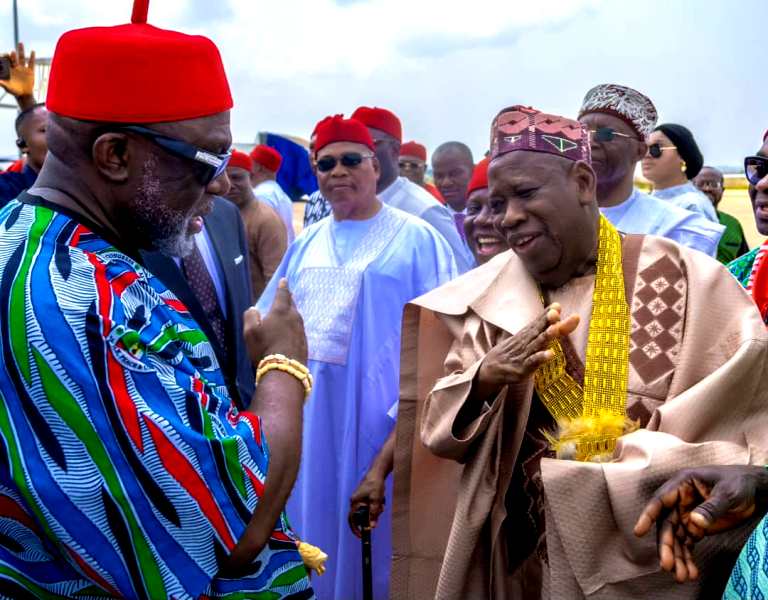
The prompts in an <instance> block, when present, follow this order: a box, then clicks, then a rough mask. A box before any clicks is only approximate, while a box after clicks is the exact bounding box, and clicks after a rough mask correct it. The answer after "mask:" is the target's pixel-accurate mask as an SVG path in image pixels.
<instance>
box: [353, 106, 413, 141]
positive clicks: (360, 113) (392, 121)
mask: <svg viewBox="0 0 768 600" xmlns="http://www.w3.org/2000/svg"><path fill="white" fill-rule="evenodd" d="M352 118H353V119H357V120H358V121H360V122H361V123H362V124H363V125H365V126H366V127H373V128H374V129H379V130H381V131H383V132H384V133H387V134H389V135H391V136H392V137H393V138H395V139H396V140H397V141H398V142H402V141H403V126H402V125H401V124H400V119H398V118H397V117H396V116H395V114H394V113H392V112H390V111H388V110H387V109H386V108H376V107H375V106H374V107H373V108H369V107H368V106H361V107H360V108H358V109H357V110H356V111H355V112H353V113H352Z"/></svg>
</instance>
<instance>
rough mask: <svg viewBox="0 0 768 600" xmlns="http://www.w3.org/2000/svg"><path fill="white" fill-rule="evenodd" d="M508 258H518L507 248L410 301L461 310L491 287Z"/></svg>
mask: <svg viewBox="0 0 768 600" xmlns="http://www.w3.org/2000/svg"><path fill="white" fill-rule="evenodd" d="M511 261H514V262H519V261H518V258H517V256H516V255H515V254H514V253H513V252H512V251H511V250H508V251H506V252H503V253H501V254H499V255H498V256H496V257H494V258H493V259H491V260H490V261H488V262H487V263H485V264H484V265H481V266H479V267H477V268H475V269H472V270H471V271H467V272H466V273H464V274H463V275H461V276H459V277H457V278H456V279H452V280H451V281H449V282H448V283H445V284H443V285H441V286H440V287H438V288H435V289H434V290H432V291H431V292H428V293H426V294H424V295H423V296H420V297H418V298H416V299H415V300H413V301H412V302H411V304H415V305H417V306H420V307H422V308H426V309H429V310H432V311H434V312H438V313H443V314H447V315H461V314H464V313H465V312H467V309H468V308H469V306H470V305H471V304H472V302H474V301H475V300H476V299H477V298H478V297H480V296H481V295H482V294H484V293H485V292H486V290H488V288H489V287H491V285H492V284H493V283H494V281H496V280H497V279H498V277H499V275H500V274H501V273H502V271H504V270H505V267H507V266H508V265H509V263H510V262H511Z"/></svg>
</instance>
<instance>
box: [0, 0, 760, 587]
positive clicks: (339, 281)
mask: <svg viewBox="0 0 768 600" xmlns="http://www.w3.org/2000/svg"><path fill="white" fill-rule="evenodd" d="M147 13H148V2H147V1H146V0H136V1H135V4H134V11H133V15H132V19H131V23H129V24H126V25H120V26H115V27H91V28H86V29H79V30H74V31H70V32H67V33H65V34H64V35H63V36H62V37H61V38H60V40H59V42H58V44H57V47H56V51H55V53H54V57H53V62H52V67H51V73H50V80H49V84H48V93H47V97H46V102H45V104H39V103H36V101H35V98H34V95H33V89H34V62H35V57H34V53H32V54H31V55H30V56H29V57H27V56H26V54H25V52H24V48H23V46H19V48H18V49H17V51H15V52H12V53H11V54H10V55H9V59H10V63H11V75H10V78H9V79H8V80H4V81H0V85H1V86H3V87H4V88H5V89H6V90H7V91H8V92H9V93H11V94H12V95H13V96H14V97H16V99H17V101H18V104H19V108H20V112H19V114H18V117H17V119H16V123H15V127H16V136H17V146H18V148H19V149H20V151H21V152H22V153H23V158H22V159H21V160H20V161H18V162H17V163H15V164H14V165H12V166H11V168H10V169H8V170H7V171H5V172H3V173H0V204H2V210H1V211H0V350H1V351H2V363H1V364H0V441H1V442H2V443H1V444H0V452H1V453H2V460H0V466H2V468H1V469H0V519H2V525H3V529H2V533H1V534H0V565H2V568H0V594H2V595H3V596H4V597H12V598H26V597H40V598H72V597H76V598H82V599H84V600H88V599H90V598H105V597H110V598H152V599H155V598H179V599H181V598H210V599H216V598H221V599H227V598H228V599H235V598H275V599H276V598H287V599H291V600H302V599H308V598H315V597H316V598H320V599H341V600H346V599H357V598H361V599H363V598H365V599H367V598H376V599H386V598H393V599H395V600H423V599H427V598H435V599H440V600H447V599H455V600H460V599H475V598H477V599H484V598H496V599H503V598H514V599H525V600H527V599H531V600H539V599H549V598H552V599H561V598H567V599H571V598H573V599H578V598H590V599H592V598H594V599H617V598H637V597H648V598H665V599H668V598H680V599H683V598H703V597H713V598H714V597H725V598H745V599H746V598H758V597H763V595H766V594H768V575H766V573H768V525H766V524H765V520H764V517H765V515H766V512H768V502H766V499H768V493H767V492H768V471H767V470H766V468H765V465H766V464H768V411H767V410H766V409H765V400H767V399H768V391H766V389H768V331H767V330H766V325H767V324H768V261H766V260H764V259H765V255H766V252H768V243H766V244H764V245H762V246H760V247H758V248H755V249H752V250H750V249H749V247H748V245H747V242H746V240H745V236H744V232H743V230H742V228H741V225H740V224H739V222H738V220H736V219H735V218H734V217H732V216H730V215H728V214H725V213H723V212H722V211H720V210H719V208H718V207H719V203H720V200H721V199H722V196H723V190H724V178H723V174H722V173H721V172H720V171H718V170H717V169H715V168H713V167H710V166H705V165H704V157H703V156H702V153H701V151H700V149H699V147H698V145H697V143H696V140H695V137H694V135H693V133H692V132H691V131H689V130H688V129H687V128H686V127H685V126H683V125H680V124H674V123H662V124H659V123H658V114H657V109H656V107H655V105H654V103H653V102H652V100H651V99H650V98H648V97H647V96H646V95H644V94H643V93H641V92H639V91H637V90H634V89H632V88H629V87H626V86H622V85H618V84H601V85H598V86H596V87H593V88H592V89H589V90H588V91H586V94H585V96H584V100H583V102H582V105H581V106H580V107H576V106H574V107H573V111H572V115H570V116H568V115H555V114H549V113H546V112H544V111H541V110H538V109H536V108H532V107H530V106H523V105H514V106H509V107H506V108H503V109H501V110H500V111H499V112H498V114H497V115H496V116H495V118H494V119H493V121H492V123H491V127H490V131H491V135H490V139H489V143H488V151H487V153H486V154H485V156H484V157H482V158H481V159H480V160H476V157H475V156H473V154H472V151H471V150H470V148H469V147H468V146H467V145H465V144H464V143H462V142H459V141H447V142H445V143H443V144H441V145H440V146H438V147H437V148H436V149H435V150H434V152H433V153H432V154H431V156H429V155H428V152H427V149H426V148H425V147H424V146H423V145H422V144H419V143H418V142H415V141H409V142H404V141H403V128H404V125H403V123H402V122H401V120H400V118H399V117H398V116H397V115H396V114H395V112H393V111H392V110H389V109H385V108H381V107H368V106H361V107H358V108H357V109H355V110H354V111H352V112H351V113H350V115H349V117H345V116H344V115H341V114H337V115H333V116H328V117H325V118H323V119H321V120H319V121H318V123H317V125H316V127H315V129H314V131H313V132H312V133H311V136H310V145H309V155H308V160H309V161H310V164H311V166H312V169H313V171H314V172H315V174H316V176H317V183H318V190H317V192H315V193H313V194H311V195H310V196H309V198H308V199H307V202H306V207H305V212H304V224H303V229H302V230H301V231H300V232H297V231H295V229H294V223H293V208H294V204H293V203H292V201H291V199H290V198H289V197H288V196H287V195H286V194H285V192H284V191H283V190H282V189H281V187H280V185H279V184H278V183H277V181H276V177H277V174H278V173H279V171H280V168H281V162H282V157H281V155H280V153H279V152H277V151H276V150H275V149H274V148H271V147H269V146H266V145H258V146H256V147H255V148H254V149H253V150H252V151H251V152H250V153H248V154H246V153H244V152H240V151H237V150H231V146H232V138H231V132H230V126H229V119H230V111H231V110H233V107H234V109H235V110H236V105H235V104H234V102H233V100H232V97H231V94H230V89H229V84H228V82H227V77H226V73H225V69H224V65H223V63H222V60H221V57H220V55H219V52H218V50H217V48H216V46H215V45H214V43H213V42H212V41H210V40H209V39H207V38H205V37H202V36H191V35H186V34H183V33H180V32H175V31H168V30H162V29H158V28H156V27H153V26H151V25H149V24H148V23H147ZM159 59H162V60H159ZM161 64H162V68H160V66H159V65H161ZM136 65H141V68H135V67H136ZM86 74H87V75H86ZM94 90H96V91H94ZM147 90H151V94H149V93H147ZM406 127H407V124H406ZM758 133H759V132H756V136H757V134H758ZM428 163H429V164H428ZM638 163H641V168H642V172H643V174H644V176H645V177H646V178H647V179H648V180H649V181H650V182H651V184H652V191H651V192H650V193H646V192H644V191H642V190H640V189H638V188H637V187H636V186H635V171H636V168H637V165H638ZM428 166H429V167H431V172H432V177H433V182H434V183H430V182H429V181H428V180H427V176H426V174H427V171H428V170H429V169H428ZM744 167H745V175H746V178H747V180H748V182H749V191H748V196H749V198H750V199H751V202H752V206H753V208H754V214H755V222H756V225H757V229H758V231H759V232H760V233H761V234H763V235H768V132H766V134H765V135H764V137H763V138H762V146H761V147H760V148H759V150H758V151H757V153H756V154H755V155H751V156H748V157H746V159H745V164H744ZM359 538H365V539H366V545H367V544H368V538H370V544H371V545H370V548H371V552H372V554H371V560H370V561H369V562H368V561H365V560H363V559H362V558H361V541H360V539H359ZM369 573H370V574H371V577H370V578H369V577H368V576H367V575H368V574H369Z"/></svg>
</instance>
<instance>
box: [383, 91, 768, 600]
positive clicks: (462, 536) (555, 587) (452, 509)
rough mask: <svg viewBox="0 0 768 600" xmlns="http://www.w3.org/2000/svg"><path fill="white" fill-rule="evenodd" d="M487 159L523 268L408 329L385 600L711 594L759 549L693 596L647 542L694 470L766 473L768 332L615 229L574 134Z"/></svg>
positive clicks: (700, 265) (520, 143)
mask: <svg viewBox="0 0 768 600" xmlns="http://www.w3.org/2000/svg"><path fill="white" fill-rule="evenodd" d="M490 147H491V162H490V165H489V170H488V183H489V188H490V196H491V209H492V210H493V212H494V214H495V215H496V217H497V218H498V227H499V228H500V230H501V231H502V232H503V233H504V235H505V237H506V239H507V241H508V243H509V244H510V246H511V248H512V252H507V253H504V254H501V255H499V256H497V257H496V258H495V259H493V260H491V261H489V262H487V263H486V264H485V265H483V266H481V267H478V268H477V269H475V270H473V271H471V272H470V273H467V274H466V275H464V276H463V277H460V278H458V279H456V280H454V281H452V282H450V283H448V284H447V285H445V286H443V287H442V288H438V289H436V290H434V291H432V292H430V293H429V294H427V295H425V296H424V297H422V298H419V299H417V300H416V301H414V303H413V304H410V305H408V306H407V307H406V309H405V311H404V316H403V323H404V331H403V338H402V347H403V355H402V368H401V372H402V377H401V382H400V410H399V415H398V423H397V438H396V439H397V446H396V449H395V460H394V463H395V465H396V470H395V500H394V502H395V504H394V506H395V514H396V516H397V518H396V519H395V521H394V523H393V556H394V557H396V559H395V561H394V562H393V571H394V572H393V574H392V581H393V582H397V584H396V586H395V587H394V589H393V590H392V595H391V597H392V598H394V599H397V600H399V599H401V598H419V599H421V598H438V599H440V600H445V599H456V600H459V599H461V600H463V599H464V598H516V599H518V598H519V599H532V600H539V599H540V598H568V599H569V600H570V599H583V598H595V599H609V598H610V599H614V598H621V599H624V598H627V599H629V598H637V597H648V596H653V597H658V598H676V599H691V598H699V597H702V595H709V594H710V593H711V591H715V590H718V588H717V587H716V586H717V585H718V582H719V585H720V586H722V585H723V583H724V581H725V578H726V577H727V576H728V574H729V571H730V568H731V566H732V561H729V560H727V559H726V557H728V556H732V554H729V553H731V552H733V551H734V550H737V549H739V548H740V547H741V545H742V544H743V542H744V539H745V538H746V536H747V535H748V533H749V532H748V530H745V529H741V530H736V531H734V532H732V533H729V534H722V535H723V537H722V538H721V539H720V540H718V542H719V545H718V547H717V548H714V547H710V548H709V553H708V554H707V555H702V556H701V565H700V566H701V567H702V568H701V574H702V578H701V581H700V582H697V583H696V584H689V585H686V586H678V585H677V584H675V583H674V581H673V580H672V579H671V578H670V577H669V575H668V574H667V573H665V572H663V571H661V569H660V567H659V561H658V558H657V555H656V552H655V545H654V543H653V540H639V539H637V538H636V537H635V536H634V534H633V529H632V528H633V526H634V524H635V521H636V519H637V516H638V515H639V514H640V511H641V509H642V507H643V505H644V504H645V503H646V502H647V501H648V500H649V499H650V494H651V493H652V490H653V489H654V487H655V486H656V485H658V483H659V482H660V481H661V480H662V479H663V477H664V476H665V475H667V474H670V473H672V472H674V471H675V470H677V469H678V468H680V467H681V466H683V465H690V464H705V463H707V462H712V463H721V464H722V463H731V462H736V463H740V464H759V465H764V464H766V459H768V414H766V411H765V410H764V397H765V389H766V385H767V384H768V373H767V372H766V370H765V364H766V362H765V361H766V360H768V333H766V330H765V327H764V325H763V323H762V321H761V319H760V316H759V314H758V313H757V311H756V310H755V309H754V307H752V306H750V299H749V298H748V297H747V296H746V294H743V293H742V292H741V290H740V289H739V285H738V282H737V281H735V279H734V278H733V277H730V276H729V274H728V273H727V270H726V269H725V267H723V266H721V265H720V264H719V263H717V262H715V261H713V260H712V259H710V258H709V257H707V256H704V255H703V254H702V253H701V252H699V251H696V250H691V249H689V248H685V247H683V246H680V245H678V244H676V243H675V242H673V241H670V240H667V239H665V238H661V237H656V236H634V235H621V234H620V233H619V232H618V231H617V230H616V229H615V228H614V227H613V226H612V225H611V224H610V222H609V221H608V220H607V218H605V217H604V216H601V214H600V209H599V206H598V203H597V197H596V196H597V181H598V180H597V176H596V175H595V172H594V170H593V169H592V167H591V166H590V161H591V158H590V141H589V137H588V131H587V129H586V127H584V126H583V125H582V124H580V123H579V122H578V121H574V120H572V119H567V118H564V117H560V116H558V115H550V114H545V113H542V112H540V111H538V110H535V109H532V108H530V107H525V106H513V107H510V108H506V109H504V110H502V111H501V112H500V113H499V114H498V115H497V117H496V118H495V119H494V121H493V125H492V127H491V144H490ZM702 314H703V315H706V318H696V316H697V315H698V316H700V315H702ZM713 323H716V324H717V326H716V327H713V326H712V324H713ZM747 374H748V375H747ZM726 399H727V402H726ZM726 405H727V407H726ZM745 424H748V425H746V426H745ZM719 589H720V590H722V587H720V588H719ZM715 593H717V592H715Z"/></svg>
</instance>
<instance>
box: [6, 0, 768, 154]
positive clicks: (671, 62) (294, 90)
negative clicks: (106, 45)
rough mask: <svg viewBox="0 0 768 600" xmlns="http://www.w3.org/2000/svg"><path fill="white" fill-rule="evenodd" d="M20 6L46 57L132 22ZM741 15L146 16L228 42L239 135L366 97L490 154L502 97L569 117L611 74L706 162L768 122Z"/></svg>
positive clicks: (560, 11) (262, 5) (540, 8)
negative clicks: (84, 34)
mask: <svg viewBox="0 0 768 600" xmlns="http://www.w3.org/2000/svg"><path fill="white" fill-rule="evenodd" d="M10 4H11V3H10V1H9V0H0V32H5V35H4V36H0V40H3V39H4V40H10V39H11V33H12V32H11V28H10ZM19 5H20V11H21V29H22V38H23V39H24V40H25V41H27V42H28V46H30V47H34V48H35V49H37V50H38V54H39V55H43V56H44V55H46V54H47V55H49V56H50V53H51V52H52V50H53V47H54V44H55V42H56V39H57V38H58V36H59V35H60V34H61V33H62V32H63V31H66V30H67V29H71V28H75V27H84V26H88V25H110V24H119V23H125V22H127V21H128V19H129V17H130V12H131V5H132V1H131V0H19ZM738 13H739V14H749V15H750V19H749V20H739V18H738V14H736V13H734V12H733V10H732V8H730V7H729V6H728V5H727V3H723V2H722V1H721V0H679V1H676V2H669V1H668V0H646V2H645V3H644V4H642V6H641V5H638V4H637V3H624V2H611V1H610V0H547V1H546V2H544V1H535V0H525V1H523V0H480V1H475V2H467V1H466V0H462V1H457V0H442V1H441V0H357V1H354V2H350V1H349V0H347V1H346V2H344V1H342V0H339V1H338V2H334V1H333V0H282V1H280V2H275V1H274V0H270V1H267V0H151V5H150V13H149V14H150V22H151V23H153V24H155V25H157V26H158V27H164V28H168V29H178V30H181V31H186V32H190V33H202V34H204V35H207V36H209V37H211V38H212V39H213V40H214V41H215V42H216V43H217V45H218V46H219V47H220V49H221V53H222V56H223V58H224V61H225V65H226V68H227V73H228V75H229V79H230V84H231V87H232V91H233V96H234V98H235V109H234V111H233V115H232V123H233V133H234V137H235V139H236V140H238V141H249V140H252V139H253V137H254V135H255V134H256V133H257V132H258V131H276V132H284V133H290V134H295V135H303V136H306V135H307V134H308V132H309V131H310V130H311V129H312V126H313V125H314V124H315V122H316V121H317V120H318V119H319V118H321V117H323V116H325V115H327V114H330V113H337V112H345V113H349V112H350V111H351V110H353V109H354V108H355V107H356V106H358V105H360V104H368V105H378V106H385V107H388V108H391V109H393V110H394V111H396V112H397V113H398V114H399V116H400V117H401V119H402V121H403V125H404V130H405V135H406V136H407V137H408V138H414V139H418V140H419V141H421V142H423V143H425V144H427V146H428V147H430V148H434V147H435V146H436V145H437V144H439V143H440V142H443V141H445V140H447V139H460V140H463V141H466V142H467V143H469V144H470V145H471V146H472V148H473V150H475V151H476V152H477V153H478V154H479V153H481V152H482V151H483V150H484V149H485V146H486V145H487V136H488V127H489V124H490V121H491V118H492V117H493V115H494V114H495V113H496V111H498V110H499V109H500V108H502V107H503V106H507V105H509V104H513V103H524V104H532V105H534V106H537V107H539V108H542V109H546V110H550V111H554V112H560V113H561V114H568V115H573V114H575V113H576V111H577V110H578V106H579V103H580V101H581V98H582V97H583V94H584V92H586V90H587V89H589V88H590V87H591V86H593V85H595V84H596V83H601V82H605V81H614V82H617V83H624V84H627V85H632V86H635V87H637V88H638V89H640V90H641V91H643V92H645V93H647V94H648V95H649V96H650V97H651V98H652V99H653V100H654V102H656V104H657V107H658V109H659V112H660V114H661V116H662V119H665V120H675V121H678V122H682V123H684V124H689V125H691V128H692V129H693V130H694V134H695V135H696V137H697V139H698V140H699V142H700V145H701V146H702V149H703V150H704V153H705V155H706V156H707V160H708V161H709V162H715V163H720V164H722V163H729V164H738V163H739V162H740V160H741V157H743V156H744V154H746V153H748V152H751V151H753V150H754V147H753V146H755V144H756V143H757V141H756V140H757V138H758V137H759V135H760V133H761V132H762V130H763V129H764V128H765V127H766V126H768V105H766V103H765V102H764V100H763V98H762V97H761V95H760V93H759V92H760V91H761V90H762V88H764V87H765V86H764V85H763V86H762V88H761V86H760V80H759V78H756V77H757V76H756V72H755V71H754V70H753V68H752V63H751V62H748V61H747V59H746V58H745V56H746V55H745V50H746V49H748V48H758V47H760V45H761V44H762V42H763V39H762V38H763V37H764V34H763V29H764V28H763V27H762V26H761V24H762V23H764V22H765V21H766V20H768V2H765V0H742V3H741V4H740V10H739V11H738ZM729 25H730V26H729ZM5 45H6V46H10V42H9V41H6V42H5ZM159 60H160V59H159ZM86 68H87V67H86ZM763 95H764V94H763ZM5 113H10V111H5ZM758 130H759V131H758ZM0 131H3V132H5V135H0V154H5V153H11V152H13V139H14V138H13V133H12V116H11V115H10V114H3V115H1V116H0Z"/></svg>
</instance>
